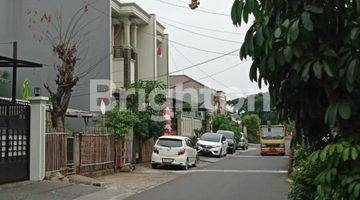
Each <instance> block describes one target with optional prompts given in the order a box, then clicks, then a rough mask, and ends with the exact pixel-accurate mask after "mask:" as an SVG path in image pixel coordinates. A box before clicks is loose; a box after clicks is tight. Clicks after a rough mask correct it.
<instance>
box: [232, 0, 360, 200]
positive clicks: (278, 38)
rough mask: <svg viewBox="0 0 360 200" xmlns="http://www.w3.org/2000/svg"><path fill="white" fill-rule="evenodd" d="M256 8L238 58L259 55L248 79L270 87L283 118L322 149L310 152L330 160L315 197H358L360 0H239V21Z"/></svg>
mask: <svg viewBox="0 0 360 200" xmlns="http://www.w3.org/2000/svg"><path fill="white" fill-rule="evenodd" d="M250 14H253V16H254V17H255V19H254V22H253V23H252V26H251V27H250V29H249V30H248V32H247V34H246V36H245V41H244V44H243V45H242V47H241V51H240V57H241V59H244V58H246V57H251V58H252V59H253V64H252V66H251V70H250V79H251V80H252V81H257V82H258V83H259V87H261V83H262V81H264V82H265V83H266V84H267V85H268V86H269V91H270V95H271V98H272V102H274V103H275V106H276V109H277V111H278V112H279V113H280V116H281V118H282V119H283V120H287V119H291V120H293V121H295V129H296V133H297V134H298V135H302V136H305V137H306V138H307V140H308V141H309V143H310V145H311V146H312V147H314V148H315V149H320V150H319V151H315V153H314V154H312V156H310V158H309V159H310V160H311V163H321V165H323V166H324V168H323V170H322V171H321V172H319V173H318V174H316V178H315V179H313V181H316V184H317V185H318V187H317V189H316V192H317V193H316V195H315V196H316V198H317V199H358V197H359V195H360V178H359V177H360V175H359V170H358V169H359V159H358V158H359V152H360V146H359V133H360V123H359V119H360V112H359V108H360V99H359V97H360V84H359V82H360V67H359V64H360V37H359V36H360V17H359V16H360V1H358V0H305V1H300V0H246V1H243V0H235V1H234V4H233V8H232V12H231V16H232V20H233V22H234V25H241V23H242V21H245V22H246V23H248V21H249V15H250ZM325 146H326V147H325ZM324 147H325V148H324ZM315 166H319V164H316V165H315ZM311 169H313V168H312V167H311ZM311 169H310V170H311ZM299 170H300V171H299V172H300V173H301V176H304V175H306V174H304V172H303V171H302V169H301V168H300V169H299ZM295 184H296V183H295ZM295 199H296V198H295Z"/></svg>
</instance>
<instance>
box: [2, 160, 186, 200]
mask: <svg viewBox="0 0 360 200" xmlns="http://www.w3.org/2000/svg"><path fill="white" fill-rule="evenodd" d="M180 175H181V174H176V173H172V172H169V171H167V170H161V171H157V170H153V169H151V168H150V165H137V166H136V170H135V171H133V172H129V173H125V172H123V173H116V174H112V175H108V176H102V177H98V178H95V179H96V180H98V181H99V182H102V183H104V184H103V187H95V186H88V185H81V184H73V183H69V182H51V181H42V182H30V181H28V182H22V183H15V184H9V185H2V186H0V200H73V199H77V200H99V199H101V200H108V199H109V200H110V199H125V198H127V197H129V196H131V195H134V194H137V193H140V192H143V191H145V190H148V189H151V188H153V187H155V186H158V185H161V184H164V183H166V182H168V181H171V180H173V179H175V178H176V177H178V176H180Z"/></svg>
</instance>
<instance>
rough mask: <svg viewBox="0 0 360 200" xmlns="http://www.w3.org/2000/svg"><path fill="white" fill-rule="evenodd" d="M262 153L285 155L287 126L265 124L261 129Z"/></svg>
mask: <svg viewBox="0 0 360 200" xmlns="http://www.w3.org/2000/svg"><path fill="white" fill-rule="evenodd" d="M260 144H261V150H260V153H261V155H269V154H271V155H281V156H283V155H285V128H284V126H283V125H265V126H261V130H260Z"/></svg>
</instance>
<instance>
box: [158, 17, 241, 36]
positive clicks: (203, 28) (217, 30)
mask: <svg viewBox="0 0 360 200" xmlns="http://www.w3.org/2000/svg"><path fill="white" fill-rule="evenodd" d="M157 17H158V18H160V19H162V20H165V21H169V22H173V23H176V24H180V25H183V26H187V27H192V28H197V29H201V30H205V31H212V32H217V33H227V34H233V35H246V33H238V32H231V31H224V30H219V29H211V28H205V27H201V26H195V25H190V24H186V23H183V22H179V21H176V20H172V19H168V18H165V17H161V16H157Z"/></svg>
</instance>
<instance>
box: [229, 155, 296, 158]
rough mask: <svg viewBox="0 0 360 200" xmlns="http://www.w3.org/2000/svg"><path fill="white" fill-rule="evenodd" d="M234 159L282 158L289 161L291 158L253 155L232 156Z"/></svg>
mask: <svg viewBox="0 0 360 200" xmlns="http://www.w3.org/2000/svg"><path fill="white" fill-rule="evenodd" d="M231 157H234V158H264V159H266V158H280V159H288V158H289V156H251V155H248V156H247V155H232V156H231Z"/></svg>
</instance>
